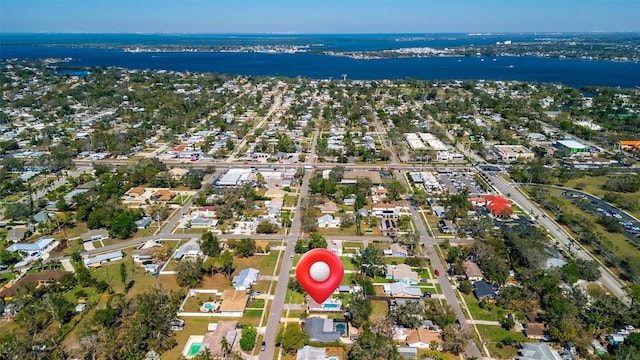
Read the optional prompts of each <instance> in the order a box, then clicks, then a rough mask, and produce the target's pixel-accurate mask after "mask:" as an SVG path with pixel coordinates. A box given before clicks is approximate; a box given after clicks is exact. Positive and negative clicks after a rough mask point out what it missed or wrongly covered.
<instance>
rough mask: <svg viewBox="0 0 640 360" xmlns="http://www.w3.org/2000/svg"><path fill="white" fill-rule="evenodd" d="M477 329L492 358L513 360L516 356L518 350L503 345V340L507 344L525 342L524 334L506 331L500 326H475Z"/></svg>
mask: <svg viewBox="0 0 640 360" xmlns="http://www.w3.org/2000/svg"><path fill="white" fill-rule="evenodd" d="M477 328H478V331H479V332H480V335H481V336H482V339H483V340H484V341H485V342H486V343H487V346H488V348H489V352H490V353H491V356H492V357H493V358H498V359H513V358H514V357H516V356H517V355H518V349H517V348H515V347H513V346H509V345H503V344H502V341H503V340H505V339H506V340H507V342H510V340H514V341H517V342H525V341H526V340H527V339H526V338H525V336H524V334H522V333H519V332H512V331H507V330H505V329H503V328H502V327H500V326H490V325H477Z"/></svg>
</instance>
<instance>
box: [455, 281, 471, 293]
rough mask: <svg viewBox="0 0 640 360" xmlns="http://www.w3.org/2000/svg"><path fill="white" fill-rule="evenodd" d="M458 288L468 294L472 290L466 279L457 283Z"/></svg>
mask: <svg viewBox="0 0 640 360" xmlns="http://www.w3.org/2000/svg"><path fill="white" fill-rule="evenodd" d="M458 290H460V291H461V292H463V293H465V294H467V295H469V294H471V291H473V289H472V287H471V283H470V282H469V281H467V280H465V281H462V282H461V283H460V285H458Z"/></svg>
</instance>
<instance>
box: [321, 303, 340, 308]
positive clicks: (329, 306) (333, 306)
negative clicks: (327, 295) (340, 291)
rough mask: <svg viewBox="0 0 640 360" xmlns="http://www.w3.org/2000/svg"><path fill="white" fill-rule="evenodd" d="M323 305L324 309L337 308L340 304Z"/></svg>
mask: <svg viewBox="0 0 640 360" xmlns="http://www.w3.org/2000/svg"><path fill="white" fill-rule="evenodd" d="M323 306H324V308H325V309H337V308H338V307H339V306H340V304H324V305H323Z"/></svg>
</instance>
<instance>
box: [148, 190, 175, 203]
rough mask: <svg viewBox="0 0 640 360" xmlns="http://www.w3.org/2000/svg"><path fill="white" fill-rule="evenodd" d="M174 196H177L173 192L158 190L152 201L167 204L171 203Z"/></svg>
mask: <svg viewBox="0 0 640 360" xmlns="http://www.w3.org/2000/svg"><path fill="white" fill-rule="evenodd" d="M174 196H176V194H175V193H174V192H173V191H171V190H167V189H158V190H156V191H155V192H154V193H153V194H152V195H151V200H153V201H163V202H167V201H171V199H173V197H174Z"/></svg>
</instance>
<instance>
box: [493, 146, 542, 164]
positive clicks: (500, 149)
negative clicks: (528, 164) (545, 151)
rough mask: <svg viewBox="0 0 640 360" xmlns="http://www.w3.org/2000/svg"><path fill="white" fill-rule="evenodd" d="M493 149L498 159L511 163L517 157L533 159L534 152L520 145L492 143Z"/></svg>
mask: <svg viewBox="0 0 640 360" xmlns="http://www.w3.org/2000/svg"><path fill="white" fill-rule="evenodd" d="M493 150H494V152H495V153H496V155H497V156H498V157H499V158H500V160H502V161H504V162H506V163H511V162H514V161H516V160H518V159H523V160H533V158H534V157H535V154H534V152H533V151H531V150H529V149H528V148H526V147H525V146H522V145H493Z"/></svg>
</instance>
